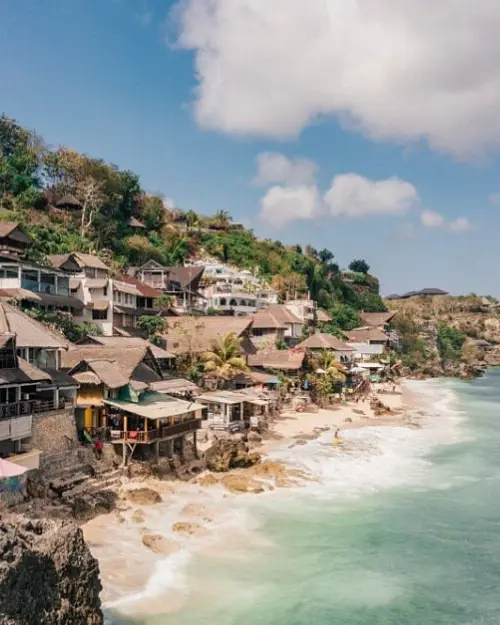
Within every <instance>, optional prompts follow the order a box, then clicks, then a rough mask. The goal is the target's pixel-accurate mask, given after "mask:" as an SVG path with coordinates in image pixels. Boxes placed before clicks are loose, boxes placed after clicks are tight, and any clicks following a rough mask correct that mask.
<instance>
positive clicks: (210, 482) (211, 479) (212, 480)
mask: <svg viewBox="0 0 500 625" xmlns="http://www.w3.org/2000/svg"><path fill="white" fill-rule="evenodd" d="M194 482H195V484H199V485H200V486H203V487H207V486H217V485H218V483H219V480H218V479H217V478H216V477H215V476H214V475H212V474H211V473H207V474H206V475H201V476H200V477H197V478H196V479H195V480H194Z"/></svg>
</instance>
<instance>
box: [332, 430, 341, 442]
mask: <svg viewBox="0 0 500 625" xmlns="http://www.w3.org/2000/svg"><path fill="white" fill-rule="evenodd" d="M339 431H340V430H339V428H337V429H336V430H335V434H334V435H333V444H334V445H338V443H340V436H339Z"/></svg>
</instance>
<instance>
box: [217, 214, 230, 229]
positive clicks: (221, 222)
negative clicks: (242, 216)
mask: <svg viewBox="0 0 500 625" xmlns="http://www.w3.org/2000/svg"><path fill="white" fill-rule="evenodd" d="M231 221H232V219H231V215H230V214H229V213H228V212H227V211H217V212H216V213H215V215H214V222H215V223H216V224H217V226H219V228H222V229H224V230H227V228H228V227H229V224H230V223H231Z"/></svg>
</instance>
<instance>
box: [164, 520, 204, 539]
mask: <svg viewBox="0 0 500 625" xmlns="http://www.w3.org/2000/svg"><path fill="white" fill-rule="evenodd" d="M172 532H175V533H176V534H187V535H188V536H204V535H205V534H206V533H207V530H206V529H205V528H204V527H203V526H202V525H200V524H199V523H193V522H191V521H190V522H188V521H178V522H177V523H174V524H173V525H172Z"/></svg>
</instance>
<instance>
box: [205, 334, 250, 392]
mask: <svg viewBox="0 0 500 625" xmlns="http://www.w3.org/2000/svg"><path fill="white" fill-rule="evenodd" d="M202 360H203V363H204V368H205V371H206V372H207V373H209V374H212V375H214V376H215V377H216V378H218V379H219V380H221V381H222V382H227V381H228V380H231V378H233V377H234V376H235V375H237V374H238V373H240V372H243V371H248V367H247V365H246V361H245V358H244V356H242V354H241V349H240V340H239V338H238V337H237V336H236V334H235V333H234V332H230V333H229V334H226V335H225V336H221V337H220V338H219V339H218V340H217V341H214V342H213V343H212V349H211V350H210V351H208V352H205V353H204V354H203V357H202Z"/></svg>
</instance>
